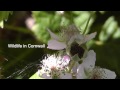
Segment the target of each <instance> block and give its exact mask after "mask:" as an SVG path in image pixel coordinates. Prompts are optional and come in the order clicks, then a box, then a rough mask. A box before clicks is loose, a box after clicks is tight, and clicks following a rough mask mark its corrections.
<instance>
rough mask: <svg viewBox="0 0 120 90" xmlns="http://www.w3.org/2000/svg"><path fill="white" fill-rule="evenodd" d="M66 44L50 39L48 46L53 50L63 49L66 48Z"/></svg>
mask: <svg viewBox="0 0 120 90" xmlns="http://www.w3.org/2000/svg"><path fill="white" fill-rule="evenodd" d="M66 47H67V46H66V44H65V43H62V42H59V41H57V40H49V41H48V47H47V48H49V49H53V50H62V49H64V48H66Z"/></svg>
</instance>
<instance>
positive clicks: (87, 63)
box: [82, 50, 96, 71]
mask: <svg viewBox="0 0 120 90" xmlns="http://www.w3.org/2000/svg"><path fill="white" fill-rule="evenodd" d="M95 61H96V53H95V52H94V51H93V50H90V51H89V52H88V54H87V57H86V58H85V59H84V60H83V63H82V66H83V67H84V68H85V69H86V70H87V69H89V70H90V71H91V70H92V69H93V68H94V66H95Z"/></svg>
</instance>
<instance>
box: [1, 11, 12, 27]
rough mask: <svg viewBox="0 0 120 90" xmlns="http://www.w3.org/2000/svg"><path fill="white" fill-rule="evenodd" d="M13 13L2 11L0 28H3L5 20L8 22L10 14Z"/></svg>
mask: <svg viewBox="0 0 120 90" xmlns="http://www.w3.org/2000/svg"><path fill="white" fill-rule="evenodd" d="M12 13H13V12H12V11H0V27H1V28H3V26H4V20H5V21H7V19H8V16H9V14H12Z"/></svg>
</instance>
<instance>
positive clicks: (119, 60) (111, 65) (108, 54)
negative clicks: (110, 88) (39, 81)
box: [0, 11, 120, 79]
mask: <svg viewBox="0 0 120 90" xmlns="http://www.w3.org/2000/svg"><path fill="white" fill-rule="evenodd" d="M94 12H95V14H93V15H92V17H91V19H90V22H89V25H88V28H87V32H86V33H88V34H89V33H92V32H97V36H96V37H95V38H94V39H93V40H91V41H89V42H88V43H87V46H88V47H89V49H93V50H94V51H95V52H96V55H97V56H96V58H97V61H96V65H97V66H101V67H103V68H107V69H110V70H112V71H115V73H116V74H117V78H120V50H119V48H120V12H119V11H94ZM91 13H92V11H64V12H63V11H14V12H10V11H4V14H3V11H0V26H1V27H3V29H2V28H0V68H1V69H0V74H1V76H0V78H8V79H10V78H14V79H24V78H29V77H31V76H32V75H33V74H34V73H35V72H36V71H37V70H38V68H39V63H40V61H41V60H42V58H43V57H44V55H46V54H52V53H54V52H56V51H54V50H49V49H46V48H44V49H41V48H40V49H35V48H34V49H31V48H29V49H28V48H22V49H11V48H8V46H7V45H8V44H10V43H11V44H28V43H30V44H46V47H47V41H48V40H49V39H50V35H49V33H48V32H47V28H49V29H51V31H53V32H54V33H56V34H58V33H59V30H60V29H61V28H62V27H66V26H68V25H70V24H75V25H76V26H77V27H78V28H79V29H80V30H81V32H83V30H84V28H85V26H86V23H87V20H88V18H89V16H90V14H91ZM5 15H6V16H5ZM6 18H8V20H7V21H6ZM3 19H5V20H4V21H3ZM3 22H4V23H3ZM3 24H4V26H3Z"/></svg>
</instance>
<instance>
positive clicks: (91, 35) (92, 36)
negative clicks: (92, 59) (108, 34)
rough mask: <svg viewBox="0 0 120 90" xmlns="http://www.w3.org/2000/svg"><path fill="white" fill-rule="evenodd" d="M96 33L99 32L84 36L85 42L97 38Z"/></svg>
mask: <svg viewBox="0 0 120 90" xmlns="http://www.w3.org/2000/svg"><path fill="white" fill-rule="evenodd" d="M96 34H97V32H94V33H92V34H89V35H86V36H85V38H84V43H85V42H87V41H89V40H91V39H93V38H95V36H96Z"/></svg>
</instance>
